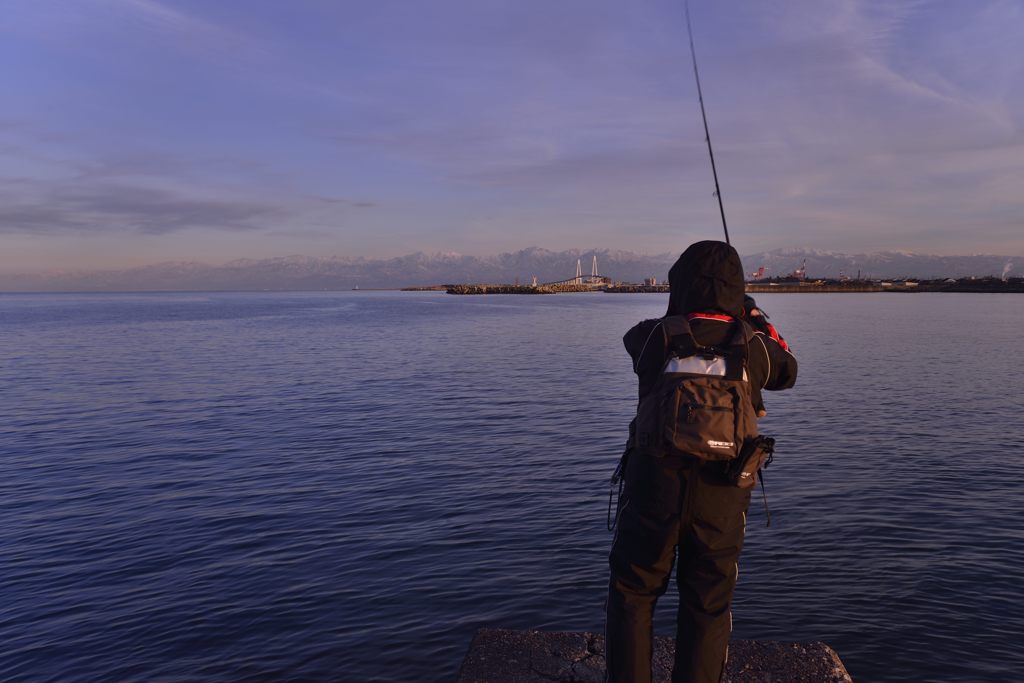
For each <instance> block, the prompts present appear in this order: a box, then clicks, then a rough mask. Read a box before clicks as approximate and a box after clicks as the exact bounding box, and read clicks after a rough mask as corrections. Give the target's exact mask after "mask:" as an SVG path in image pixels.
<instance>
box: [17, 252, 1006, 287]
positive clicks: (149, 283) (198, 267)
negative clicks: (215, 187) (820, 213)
mask: <svg viewBox="0 0 1024 683" xmlns="http://www.w3.org/2000/svg"><path fill="white" fill-rule="evenodd" d="M594 255H596V256H597V261H598V269H599V272H600V274H601V275H607V276H608V277H611V278H612V279H613V280H616V281H622V282H640V281H642V280H643V279H644V278H647V277H656V278H658V280H659V281H661V280H664V279H665V277H666V276H667V273H668V269H669V267H670V266H671V265H672V263H673V261H675V259H676V257H677V256H678V254H658V255H653V256H650V255H644V254H636V253H633V252H629V251H621V250H619V251H616V250H608V249H590V250H577V249H572V250H566V251H551V250H548V249H541V248H539V247H531V248H528V249H522V250H520V251H515V252H507V253H502V254H497V255H495V256H464V255H461V254H456V253H438V254H424V253H415V254H409V255H407V256H400V257H396V258H389V259H368V258H362V257H339V256H332V257H327V258H317V257H310V256H286V257H278V258H267V259H239V260H235V261H230V262H228V263H225V264H222V265H209V264H203V263H197V262H166V263H157V264H153V265H148V266H142V267H136V268H128V269H123V270H105V271H70V270H65V271H52V272H46V273H0V291H160V290H180V291H203V290H308V289H316V290H319V289H351V288H353V287H360V288H363V289H367V288H377V287H379V288H397V287H411V286H425V285H438V284H445V283H465V282H475V283H510V282H514V281H515V280H517V279H518V280H519V281H520V282H522V283H528V282H530V281H531V279H532V278H533V277H534V276H536V277H537V280H538V282H550V281H554V280H563V279H566V278H570V277H572V276H574V275H575V273H576V261H577V259H579V260H580V262H581V263H582V269H583V274H584V275H589V274H590V268H591V259H592V258H593V256H594ZM805 260H806V272H807V277H808V278H835V277H839V276H840V274H843V275H847V276H850V277H856V276H857V274H858V272H859V273H860V275H861V276H862V277H865V278H867V277H872V278H900V277H906V278H939V277H942V278H947V277H953V278H959V277H969V276H978V277H983V276H990V275H994V276H1004V277H1005V276H1020V275H1021V274H1022V273H1024V257H1020V256H998V255H973V256H933V255H928V254H915V253H909V252H895V251H884V252H875V253H868V254H843V253H837V252H832V251H822V250H817V249H775V250H773V251H768V252H762V253H758V254H749V255H746V256H744V257H743V263H744V267H745V270H746V271H747V272H748V273H752V272H754V271H756V270H757V269H758V268H760V267H761V266H764V267H765V273H766V275H767V276H781V275H786V274H787V273H790V272H792V271H794V270H796V269H797V268H800V267H801V265H802V264H803V263H804V261H805Z"/></svg>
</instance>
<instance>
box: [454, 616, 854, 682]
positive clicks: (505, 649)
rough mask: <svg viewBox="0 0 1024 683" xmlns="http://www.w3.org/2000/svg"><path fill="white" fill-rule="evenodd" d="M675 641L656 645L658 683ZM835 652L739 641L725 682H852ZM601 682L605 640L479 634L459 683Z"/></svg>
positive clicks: (665, 676)
mask: <svg viewBox="0 0 1024 683" xmlns="http://www.w3.org/2000/svg"><path fill="white" fill-rule="evenodd" d="M674 656H675V641H674V639H672V638H664V637H658V638H656V640H655V644H654V658H653V668H654V679H653V680H654V683H669V681H670V680H671V678H672V661H673V658H674ZM852 680H853V679H852V678H850V674H849V673H847V671H846V667H844V666H843V663H842V661H840V659H839V655H837V654H836V652H835V650H833V649H832V648H830V647H829V646H828V645H825V644H824V643H818V642H814V643H779V642H775V641H769V640H734V641H732V643H731V644H730V645H729V663H728V666H727V667H726V671H725V683H771V682H773V681H774V682H775V683H852ZM551 681H558V682H559V683H602V681H604V637H603V636H599V635H595V634H593V633H548V632H542V631H506V630H501V629H486V628H485V629H480V630H479V631H477V632H476V635H475V636H474V637H473V642H472V643H471V644H470V646H469V652H468V653H467V654H466V658H465V659H464V660H463V662H462V669H461V670H460V671H459V678H458V683H550V682H551Z"/></svg>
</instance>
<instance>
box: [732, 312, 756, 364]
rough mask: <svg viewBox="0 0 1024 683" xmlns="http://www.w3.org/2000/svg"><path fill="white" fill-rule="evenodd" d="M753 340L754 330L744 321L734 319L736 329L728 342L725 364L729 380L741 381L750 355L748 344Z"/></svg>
mask: <svg viewBox="0 0 1024 683" xmlns="http://www.w3.org/2000/svg"><path fill="white" fill-rule="evenodd" d="M753 338H754V328H753V327H751V326H750V324H749V323H748V322H747V321H746V320H741V319H739V318H737V319H736V328H735V331H734V332H733V335H732V340H731V341H730V342H729V357H728V361H727V363H726V366H727V368H728V370H727V371H726V377H728V378H729V379H743V376H744V374H745V373H746V370H747V359H748V358H749V355H750V349H749V344H750V341H751V340H752V339H753Z"/></svg>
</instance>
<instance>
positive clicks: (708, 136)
mask: <svg viewBox="0 0 1024 683" xmlns="http://www.w3.org/2000/svg"><path fill="white" fill-rule="evenodd" d="M685 7H686V32H687V33H688V34H689V36H690V57H692V58H693V77H694V79H696V81H697V99H698V100H700V117H701V119H703V121H704V139H705V140H707V143H708V156H709V157H711V175H713V176H714V177H715V196H716V197H718V211H719V212H720V213H721V214H722V230H724V231H725V243H726V244H730V242H729V228H728V226H727V225H726V224H725V207H724V206H722V190H721V189H720V188H719V187H718V170H717V169H715V153H714V152H713V151H712V150H711V133H710V132H708V115H707V114H706V113H705V112H704V93H703V92H702V91H701V89H700V74H699V73H698V72H697V51H696V50H695V49H694V47H693V24H692V23H691V22H690V0H686V4H685Z"/></svg>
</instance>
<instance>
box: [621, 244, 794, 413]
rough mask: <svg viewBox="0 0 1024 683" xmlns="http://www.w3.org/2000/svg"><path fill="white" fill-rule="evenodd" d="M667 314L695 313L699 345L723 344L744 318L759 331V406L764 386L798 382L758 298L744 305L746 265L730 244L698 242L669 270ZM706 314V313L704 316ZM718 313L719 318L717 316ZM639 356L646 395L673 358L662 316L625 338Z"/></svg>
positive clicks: (754, 349)
mask: <svg viewBox="0 0 1024 683" xmlns="http://www.w3.org/2000/svg"><path fill="white" fill-rule="evenodd" d="M668 278H669V289H670V294H669V304H668V311H667V313H666V314H667V315H695V316H697V317H694V318H693V319H692V320H690V327H691V329H692V330H693V335H694V337H695V338H696V340H697V342H698V343H699V344H702V345H705V346H722V345H725V344H727V343H728V341H729V340H730V339H731V338H732V334H733V331H734V329H735V325H736V322H734V320H727V319H720V318H727V317H729V318H733V319H736V318H744V319H745V320H746V321H747V322H748V323H750V324H751V326H752V327H753V328H754V330H755V331H756V334H755V336H754V339H753V340H752V341H751V342H750V346H749V356H748V360H747V371H748V375H749V377H750V382H751V388H752V389H753V394H754V403H755V407H756V408H758V409H763V404H762V402H761V390H762V389H768V390H771V391H776V390H780V389H788V388H790V387H791V386H793V384H794V383H795V382H796V373H797V362H796V357H794V356H793V354H792V353H791V352H790V351H789V349H788V345H787V344H786V343H785V342H784V341H783V340H782V338H781V337H779V336H778V334H777V333H775V330H774V328H773V327H771V326H770V325H768V323H767V321H766V320H765V319H764V318H763V317H761V316H749V315H748V313H747V311H748V310H750V309H752V308H753V307H754V306H753V299H750V298H749V297H747V302H746V305H745V303H744V296H745V295H744V284H743V280H744V278H743V265H742V263H741V262H740V257H739V254H737V253H736V250H735V249H733V248H732V247H731V246H729V245H727V244H726V243H725V242H716V241H710V240H709V241H705V242H697V243H695V244H692V245H690V247H689V248H688V249H687V250H686V251H685V252H683V254H682V256H680V257H679V260H678V261H676V263H675V265H673V266H672V269H671V270H669V275H668ZM702 314H704V315H703V316H702ZM712 316H713V317H712ZM622 341H623V343H624V344H625V346H626V351H628V352H629V355H630V356H631V357H632V358H633V370H634V371H635V372H636V374H637V375H638V377H639V380H640V395H641V396H643V395H645V394H646V393H647V392H648V391H649V390H650V388H651V387H652V386H653V384H654V381H655V380H656V379H657V377H658V374H659V373H660V372H661V371H662V368H663V367H664V365H665V361H666V360H668V355H669V352H668V346H669V344H668V337H667V336H666V334H665V331H664V327H663V325H662V322H661V319H654V320H644V321H642V322H640V323H639V324H637V325H635V326H633V327H632V328H631V329H630V330H629V331H628V332H626V335H625V336H624V337H623V339H622Z"/></svg>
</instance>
